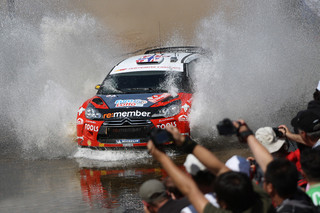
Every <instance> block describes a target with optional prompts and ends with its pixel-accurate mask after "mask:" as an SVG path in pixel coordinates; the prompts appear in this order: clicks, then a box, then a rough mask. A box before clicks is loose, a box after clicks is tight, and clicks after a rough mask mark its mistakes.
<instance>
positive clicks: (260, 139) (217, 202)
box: [139, 81, 320, 213]
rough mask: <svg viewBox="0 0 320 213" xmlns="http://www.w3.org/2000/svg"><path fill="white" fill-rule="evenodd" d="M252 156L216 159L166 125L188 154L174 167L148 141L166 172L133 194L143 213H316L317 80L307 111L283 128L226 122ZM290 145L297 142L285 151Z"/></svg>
mask: <svg viewBox="0 0 320 213" xmlns="http://www.w3.org/2000/svg"><path fill="white" fill-rule="evenodd" d="M232 125H233V127H234V128H235V130H236V135H237V137H238V139H239V141H240V142H241V143H246V144H247V146H248V147H249V149H250V151H251V153H252V156H250V157H248V158H244V157H242V156H237V155H235V156H232V157H231V158H230V159H229V160H228V161H226V162H225V163H223V162H222V161H221V160H220V159H219V158H218V157H217V156H215V155H214V154H213V153H212V152H211V151H210V150H208V149H207V148H205V147H204V146H202V145H200V144H198V143H197V142H195V141H194V140H193V139H191V138H190V137H188V136H184V135H181V134H180V133H179V131H178V129H177V128H175V127H166V131H168V132H169V133H170V134H171V136H172V138H173V141H174V143H175V145H176V146H177V148H178V149H179V150H181V151H182V152H184V153H186V154H188V155H187V157H186V161H185V163H184V167H185V169H186V171H184V170H182V169H180V168H179V167H178V166H177V165H176V164H175V163H174V162H173V161H172V160H171V158H170V157H169V156H168V155H167V154H166V153H165V152H163V151H162V150H159V148H158V146H156V145H155V144H154V142H153V141H152V140H150V141H149V142H148V150H149V153H150V154H151V155H152V156H153V158H154V159H155V160H157V161H158V162H159V163H160V164H161V166H162V167H163V169H164V170H165V171H166V172H167V174H168V178H166V180H165V181H163V182H161V181H160V180H156V179H152V180H148V181H146V182H144V183H143V184H142V185H141V186H140V189H139V195H140V197H141V199H142V200H143V203H144V211H145V212H151V213H153V212H178V213H180V212H181V213H189V212H205V213H209V212H221V213H223V212H234V213H238V212H246V213H247V212H248V213H249V212H250V213H251V212H255V213H267V212H268V213H269V212H279V213H316V212H320V81H319V84H318V86H317V88H316V90H315V92H314V94H313V100H312V101H310V102H309V103H308V105H307V108H306V109H304V110H302V111H299V112H298V113H297V114H296V116H295V117H294V118H292V120H291V125H292V127H293V131H290V129H289V128H288V127H287V126H286V125H279V127H277V128H272V127H262V128H259V129H258V130H257V131H256V132H255V133H253V132H252V131H251V130H250V128H249V126H248V125H247V123H246V122H245V121H244V120H237V121H233V122H232ZM290 143H297V144H299V145H298V146H295V147H296V149H295V150H292V149H291V150H290V149H289V146H290ZM169 183H170V184H169Z"/></svg>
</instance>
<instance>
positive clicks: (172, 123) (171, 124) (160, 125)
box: [157, 121, 177, 129]
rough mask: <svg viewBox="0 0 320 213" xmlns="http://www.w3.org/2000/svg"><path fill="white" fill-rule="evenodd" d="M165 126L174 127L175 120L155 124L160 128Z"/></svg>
mask: <svg viewBox="0 0 320 213" xmlns="http://www.w3.org/2000/svg"><path fill="white" fill-rule="evenodd" d="M166 126H174V127H176V126H177V124H176V122H175V121H173V122H169V123H166V124H157V128H160V129H165V128H166Z"/></svg>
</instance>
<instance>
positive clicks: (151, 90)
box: [121, 87, 168, 92]
mask: <svg viewBox="0 0 320 213" xmlns="http://www.w3.org/2000/svg"><path fill="white" fill-rule="evenodd" d="M121 91H128V92H136V91H143V92H144V91H147V92H168V91H167V90H164V89H157V88H152V87H149V88H146V87H141V88H124V89H122V90H121Z"/></svg>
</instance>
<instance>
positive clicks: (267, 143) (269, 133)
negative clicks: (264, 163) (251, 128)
mask: <svg viewBox="0 0 320 213" xmlns="http://www.w3.org/2000/svg"><path fill="white" fill-rule="evenodd" d="M255 136H256V138H257V140H258V141H259V142H260V143H261V144H262V145H263V146H264V147H265V148H266V149H267V150H268V151H269V152H270V153H274V152H276V151H278V150H279V149H280V148H281V147H282V146H283V144H284V143H285V141H286V140H285V139H280V138H277V136H276V133H275V132H274V131H273V129H272V127H268V126H267V127H262V128H259V129H258V130H257V131H256V134H255Z"/></svg>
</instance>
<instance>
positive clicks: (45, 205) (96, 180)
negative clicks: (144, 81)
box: [0, 148, 248, 213]
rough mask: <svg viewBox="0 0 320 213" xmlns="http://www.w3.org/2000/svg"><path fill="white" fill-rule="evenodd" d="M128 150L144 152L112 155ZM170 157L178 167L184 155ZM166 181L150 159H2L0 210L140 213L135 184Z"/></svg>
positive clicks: (222, 155) (223, 154) (226, 153)
mask: <svg viewBox="0 0 320 213" xmlns="http://www.w3.org/2000/svg"><path fill="white" fill-rule="evenodd" d="M217 149H218V148H217ZM89 152H93V151H89ZM128 152H129V153H131V154H132V153H135V154H138V155H139V154H143V153H142V152H146V151H145V150H144V151H133V152H132V151H120V150H119V151H118V153H117V154H115V153H114V152H112V153H110V155H114V156H115V157H114V158H118V156H119V155H126V154H128ZM215 153H216V154H217V156H218V157H220V158H221V159H227V158H229V157H231V155H233V154H240V155H242V156H244V155H247V154H248V151H246V150H245V149H243V148H241V149H234V148H233V149H232V151H231V150H230V149H229V150H221V151H215ZM91 154H93V155H99V153H91ZM104 154H105V153H104ZM172 158H173V159H174V161H175V162H176V163H177V164H178V165H179V166H181V167H182V164H183V162H184V159H185V156H184V155H178V156H175V155H173V156H172ZM164 177H166V173H165V172H164V171H163V170H162V169H161V167H160V165H159V164H158V163H157V162H154V161H153V160H152V158H150V157H143V158H139V157H137V158H135V159H130V160H125V161H124V160H118V161H115V160H113V161H109V162H108V161H103V160H90V159H86V158H76V159H74V158H73V159H56V160H34V161H30V160H23V159H12V158H11V159H1V160H0V178H1V182H0V189H1V191H0V212H8V213H9V212H10V213H11V212H143V206H142V203H141V199H140V198H139V196H138V188H139V186H140V185H141V184H142V183H143V182H144V181H145V180H148V179H151V178H158V179H162V178H164Z"/></svg>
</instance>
